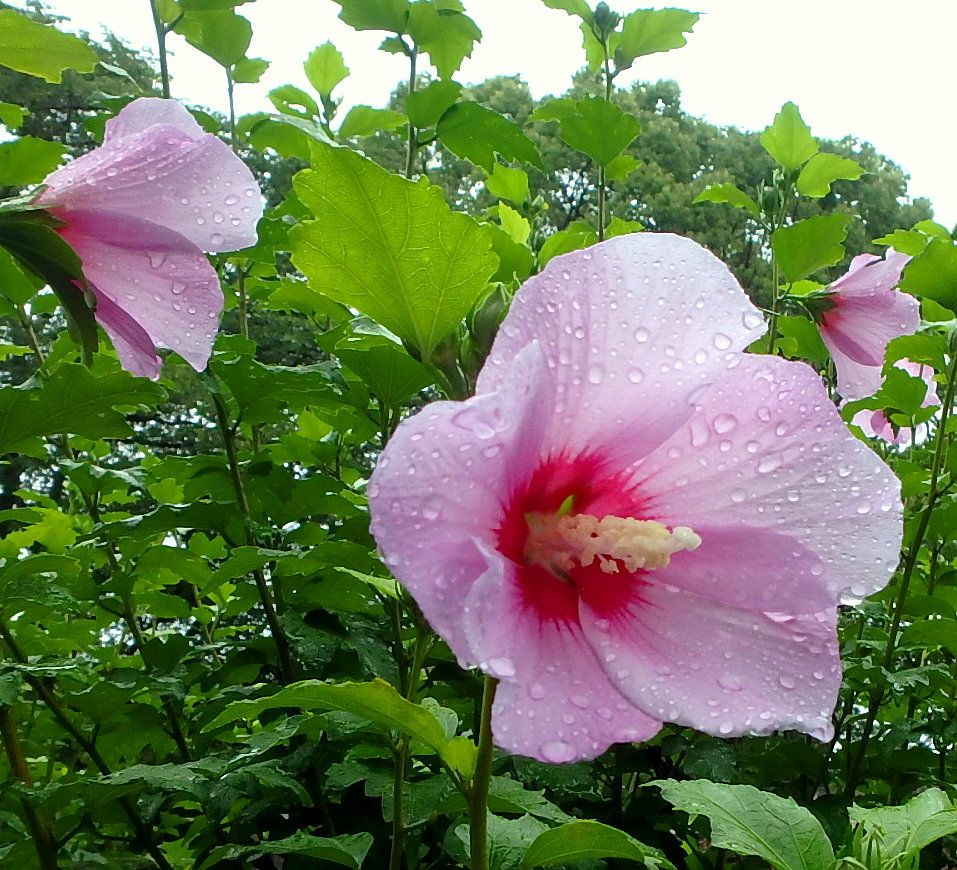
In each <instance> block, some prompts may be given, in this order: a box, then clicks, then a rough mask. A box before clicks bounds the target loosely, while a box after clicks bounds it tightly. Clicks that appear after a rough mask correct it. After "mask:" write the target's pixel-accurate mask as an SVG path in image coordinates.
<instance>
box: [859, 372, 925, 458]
mask: <svg viewBox="0 0 957 870" xmlns="http://www.w3.org/2000/svg"><path fill="white" fill-rule="evenodd" d="M894 365H895V366H896V367H897V368H899V369H903V370H904V371H905V372H907V374H909V375H911V376H913V377H915V378H920V379H921V380H922V381H923V382H924V384H925V385H926V388H925V391H924V398H923V401H922V402H921V406H922V407H924V408H930V407H932V406H934V405H939V404H940V399H939V398H938V397H937V387H936V385H935V384H934V374H935V372H934V370H933V369H932V368H931V367H930V366H928V365H921V364H920V363H915V362H911V361H910V360H909V359H899V360H897V362H895V363H894ZM851 422H852V423H853V424H854V425H855V426H860V427H861V429H862V430H863V432H864V434H865V435H866V436H867V437H868V438H880V439H881V440H882V441H886V442H887V443H888V444H910V442H911V430H910V429H909V428H907V427H903V428H899V429H895V428H894V425H893V424H892V423H891V421H890V420H888V419H887V415H886V414H885V413H884V412H883V411H870V410H863V411H858V412H857V413H856V414H855V415H854V417H853V419H852V420H851ZM926 429H927V427H926V426H925V425H924V424H923V423H921V424H920V425H919V426H918V427H917V434H918V437H920V436H921V435H922V434H923V433H924V432H925V431H926Z"/></svg>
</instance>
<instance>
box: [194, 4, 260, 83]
mask: <svg viewBox="0 0 957 870" xmlns="http://www.w3.org/2000/svg"><path fill="white" fill-rule="evenodd" d="M175 30H176V32H177V33H178V34H180V35H181V36H182V37H183V38H184V39H185V40H186V41H187V42H188V43H189V44H190V45H191V46H193V48H196V49H198V50H199V51H201V52H202V53H203V54H205V55H206V56H207V57H211V58H212V59H213V60H214V61H216V63H218V64H219V65H220V66H222V67H225V68H227V69H229V68H230V67H232V66H233V65H234V64H237V63H239V62H240V61H241V60H242V59H243V58H244V57H245V56H246V50H247V49H248V48H249V43H250V42H251V41H252V38H253V28H252V25H251V24H250V23H249V21H248V19H246V18H243V16H242V15H237V14H236V13H235V12H233V11H232V9H219V10H215V11H211V12H187V13H186V14H185V15H184V16H183V17H182V19H181V20H180V21H179V23H178V24H177V25H176V28H175Z"/></svg>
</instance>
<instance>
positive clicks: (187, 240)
mask: <svg viewBox="0 0 957 870" xmlns="http://www.w3.org/2000/svg"><path fill="white" fill-rule="evenodd" d="M44 184H45V185H46V189H45V190H44V191H43V192H42V193H41V194H40V196H39V197H38V198H37V200H36V202H37V204H39V205H42V206H44V207H45V208H48V209H49V210H50V211H51V212H52V213H53V214H54V215H56V217H58V218H60V219H61V220H62V221H64V222H65V224H66V225H65V226H64V227H63V228H62V229H60V230H59V232H60V235H61V236H63V238H64V239H65V240H66V241H67V242H68V243H69V244H70V245H71V246H72V247H73V249H74V250H75V251H76V252H77V254H78V255H79V257H80V259H81V261H82V263H83V273H84V276H85V277H86V279H87V282H88V284H89V287H90V289H91V290H92V292H93V295H94V297H95V299H96V311H95V315H96V319H97V320H98V321H99V323H100V325H101V326H102V327H103V328H104V329H105V330H106V332H107V334H108V335H109V336H110V338H111V340H112V341H113V344H114V345H115V347H116V350H117V353H118V354H119V356H120V361H121V362H122V364H123V367H124V368H126V369H128V370H129V371H131V372H133V373H134V374H137V375H144V376H147V377H157V376H158V375H159V371H160V367H161V365H162V361H161V360H160V358H159V357H158V356H157V354H156V348H157V347H166V348H170V349H172V350H175V351H176V352H177V353H178V354H179V355H180V356H182V357H183V358H184V359H185V360H186V361H187V362H189V363H190V365H192V366H193V367H194V368H195V369H197V370H201V369H203V368H205V367H206V363H207V362H208V360H209V355H210V352H211V350H212V345H213V340H214V338H215V335H216V330H217V328H218V326H219V318H220V315H221V313H222V309H223V293H222V290H221V289H220V286H219V279H218V277H217V275H216V270H215V269H214V268H213V267H212V266H211V265H210V263H209V261H208V260H207V259H206V257H205V255H204V254H203V251H234V250H238V249H240V248H245V247H248V246H249V245H252V244H255V242H256V224H257V222H258V221H259V218H260V217H262V198H261V195H260V192H259V187H258V186H257V184H256V181H255V179H254V178H253V175H252V173H251V172H250V171H249V169H248V168H247V167H246V166H245V164H244V163H243V162H242V160H240V159H239V158H238V157H237V156H236V155H235V154H233V152H232V151H231V150H230V149H229V147H228V146H227V145H226V144H225V143H223V142H221V141H220V140H219V139H217V138H216V137H215V136H213V135H211V134H209V133H204V132H203V130H202V128H200V126H199V124H197V123H196V121H195V120H194V119H193V117H192V115H190V114H189V112H187V111H186V109H185V108H183V106H181V105H180V104H179V103H177V102H174V101H173V100H161V99H155V98H143V99H139V100H134V101H133V102H132V103H130V104H129V105H128V106H126V107H125V108H124V109H123V110H122V111H121V112H120V113H119V114H118V115H117V116H116V117H115V118H113V119H111V120H110V121H109V122H108V123H107V125H106V136H105V138H104V141H103V145H102V146H101V147H99V148H97V149H95V150H94V151H91V152H90V153H88V154H85V155H83V156H82V157H79V158H77V159H76V160H74V161H73V162H72V163H68V164H67V165H65V166H63V167H61V168H60V169H57V170H56V171H55V172H53V173H51V174H50V175H49V176H48V177H47V178H46V180H45V181H44Z"/></svg>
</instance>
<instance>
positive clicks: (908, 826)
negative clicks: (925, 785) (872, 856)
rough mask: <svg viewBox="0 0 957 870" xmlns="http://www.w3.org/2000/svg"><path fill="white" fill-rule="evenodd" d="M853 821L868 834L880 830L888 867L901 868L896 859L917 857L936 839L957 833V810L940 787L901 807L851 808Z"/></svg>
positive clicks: (931, 789)
mask: <svg viewBox="0 0 957 870" xmlns="http://www.w3.org/2000/svg"><path fill="white" fill-rule="evenodd" d="M849 812H850V816H851V821H852V822H853V823H854V824H855V825H860V826H861V827H862V828H863V829H864V830H865V831H868V832H869V831H880V832H881V834H882V836H881V839H880V849H881V851H880V854H881V858H882V859H883V860H884V861H886V862H887V865H886V866H890V865H891V864H893V865H894V866H902V865H903V864H904V863H905V862H904V861H902V862H901V863H900V864H898V863H896V862H895V860H894V859H898V858H906V859H912V858H916V856H917V855H918V854H920V851H921V849H923V848H924V847H926V846H929V845H930V844H931V843H933V842H934V841H935V840H939V839H940V838H941V837H946V836H948V835H950V834H953V833H957V808H955V807H954V805H953V804H952V803H951V802H950V799H949V798H948V797H947V795H946V794H945V793H944V792H943V791H941V790H940V789H939V788H929V789H927V791H924V792H921V793H920V794H919V795H917V796H916V797H913V798H911V799H910V800H909V801H908V802H907V803H906V804H904V805H903V806H900V807H876V808H874V809H865V808H863V807H859V806H852V807H851V808H850V811H849Z"/></svg>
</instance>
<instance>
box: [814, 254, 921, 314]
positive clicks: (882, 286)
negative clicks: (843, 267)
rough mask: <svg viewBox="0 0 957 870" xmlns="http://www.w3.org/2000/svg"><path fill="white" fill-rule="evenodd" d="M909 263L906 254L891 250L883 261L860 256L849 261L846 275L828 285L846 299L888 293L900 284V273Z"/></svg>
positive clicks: (874, 257)
mask: <svg viewBox="0 0 957 870" xmlns="http://www.w3.org/2000/svg"><path fill="white" fill-rule="evenodd" d="M909 261H910V257H909V256H908V255H907V254H902V253H900V252H899V251H895V250H894V249H893V248H889V249H888V251H887V255H886V256H885V258H884V259H883V260H882V259H880V258H879V257H877V256H875V255H874V254H860V255H858V256H857V257H855V258H854V259H853V260H852V261H851V266H850V268H849V269H848V270H847V273H846V274H844V275H842V276H841V277H840V278H838V279H837V280H836V281H835V282H834V283H832V284H831V285H830V289H831V290H835V291H837V292H838V293H839V294H840V295H841V296H846V297H851V296H870V295H872V294H874V293H877V292H887V291H890V290H892V289H893V288H894V287H896V286H897V285H898V284H899V283H900V279H901V273H902V272H903V271H904V266H906V265H907V263H908V262H909ZM902 295H906V294H902ZM915 301H916V300H915Z"/></svg>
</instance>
